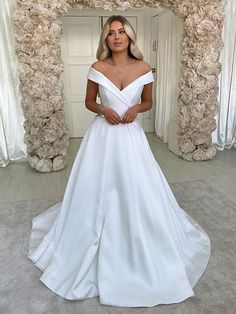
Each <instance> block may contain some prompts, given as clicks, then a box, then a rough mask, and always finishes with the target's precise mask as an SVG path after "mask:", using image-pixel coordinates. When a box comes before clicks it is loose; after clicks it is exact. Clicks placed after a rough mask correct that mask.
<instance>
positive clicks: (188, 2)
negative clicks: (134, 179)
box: [14, 0, 224, 172]
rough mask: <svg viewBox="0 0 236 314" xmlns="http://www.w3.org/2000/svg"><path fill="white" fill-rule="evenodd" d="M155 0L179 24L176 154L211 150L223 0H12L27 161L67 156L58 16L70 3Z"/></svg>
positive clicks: (40, 164) (197, 155)
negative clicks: (181, 31) (177, 18)
mask: <svg viewBox="0 0 236 314" xmlns="http://www.w3.org/2000/svg"><path fill="white" fill-rule="evenodd" d="M160 5H161V6H163V7H165V8H170V9H171V10H173V11H174V12H175V13H176V14H177V15H179V16H180V17H182V18H183V19H184V24H185V32H184V35H183V45H182V58H181V65H182V73H181V78H180V85H179V99H178V101H179V117H178V120H179V121H178V135H179V148H180V151H181V156H182V157H183V158H184V159H185V160H188V161H201V160H208V159H211V158H213V157H214V155H215V153H216V150H215V148H214V147H213V145H212V140H211V133H212V132H213V131H214V130H215V128H216V122H215V119H214V117H215V115H216V112H217V108H218V102H217V96H218V89H219V87H218V76H219V74H220V71H221V64H220V62H219V57H220V53H221V51H222V49H223V40H222V28H223V24H224V1H222V0H197V1H192V0H159V1H155V0H127V1H121V0H113V1H110V0H87V1H86V0H17V7H16V10H15V13H14V23H15V36H16V53H17V55H18V59H19V62H20V82H21V83H20V90H21V95H22V101H21V106H22V109H23V113H24V117H25V122H24V128H25V138H24V140H25V143H26V145H27V159H28V161H29V164H30V166H31V167H32V168H34V169H36V170H37V171H41V172H49V171H57V170H60V169H63V168H64V167H65V166H66V162H67V149H68V145H69V135H68V128H67V126H66V123H65V115H64V111H63V92H62V89H63V86H62V82H61V74H62V71H63V63H62V60H61V47H60V34H61V33H62V24H61V21H60V20H59V18H58V17H59V16H62V15H65V14H66V13H67V11H68V9H69V8H70V7H77V8H81V9H82V8H99V9H105V10H126V9H131V8H141V7H147V6H148V7H158V6H160Z"/></svg>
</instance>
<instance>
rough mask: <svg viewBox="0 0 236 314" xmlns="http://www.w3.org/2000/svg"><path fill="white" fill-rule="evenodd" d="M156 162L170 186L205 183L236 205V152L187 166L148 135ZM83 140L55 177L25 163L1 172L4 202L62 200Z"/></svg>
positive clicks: (0, 198) (0, 196) (0, 189)
mask: <svg viewBox="0 0 236 314" xmlns="http://www.w3.org/2000/svg"><path fill="white" fill-rule="evenodd" d="M146 136H147V138H148V141H149V143H150V146H151V149H152V151H153V153H154V155H155V158H156V160H157V162H158V164H159V165H160V167H161V169H162V171H163V172H164V175H165V176H166V178H167V180H168V182H170V183H175V182H183V181H193V180H194V181H196V180H204V181H205V182H206V183H208V185H209V186H211V187H212V188H213V189H214V190H217V191H220V192H221V193H223V194H224V195H225V196H226V197H227V198H229V199H231V200H233V201H236V149H230V150H224V151H218V152H217V155H216V157H215V158H214V159H212V160H208V161H203V162H187V161H184V160H182V159H181V158H179V157H177V156H176V155H175V154H173V153H172V152H170V151H168V149H167V145H166V144H163V143H162V142H161V141H160V140H159V139H158V138H157V136H156V135H155V134H154V133H147V134H146ZM80 143H81V138H80V139H71V140H70V147H69V158H68V166H67V167H66V168H65V169H63V170H61V171H59V172H53V173H39V172H36V171H35V170H33V169H31V168H30V166H29V165H28V164H27V163H25V162H23V163H11V164H10V165H8V166H7V167H5V168H1V169H0V201H13V200H15V201H17V200H26V199H27V200H34V199H61V198H62V197H63V194H64V191H65V187H66V183H67V180H68V177H69V174H70V170H71V166H72V164H73V161H74V158H75V155H76V153H77V151H78V148H79V145H80Z"/></svg>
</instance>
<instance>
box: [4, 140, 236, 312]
mask: <svg viewBox="0 0 236 314" xmlns="http://www.w3.org/2000/svg"><path fill="white" fill-rule="evenodd" d="M146 135H147V138H148V141H149V143H150V146H151V149H152V151H153V153H154V155H155V158H156V160H157V162H158V163H159V165H160V167H161V169H162V171H163V172H164V174H165V176H166V178H167V180H168V181H169V183H171V185H172V187H173V188H174V192H175V193H176V194H177V195H179V196H180V197H179V200H180V202H181V204H183V206H184V208H186V209H187V208H188V210H189V213H190V215H191V216H192V217H193V218H194V217H196V219H197V221H198V222H199V223H200V225H202V227H203V228H204V229H206V230H207V231H208V234H209V236H210V239H211V241H212V248H213V249H212V255H211V263H210V265H209V267H208V268H207V272H206V274H205V275H204V276H203V280H201V281H200V283H199V284H198V286H197V289H196V296H195V297H194V298H190V299H188V300H185V301H184V302H182V303H180V304H177V305H171V304H170V305H167V306H163V305H159V306H157V307H154V308H146V309H145V308H140V309H139V308H133V309H131V308H127V309H125V308H119V307H107V306H101V305H99V304H98V301H97V300H94V299H91V300H83V301H81V302H72V301H68V300H64V299H62V298H60V297H58V296H55V295H54V294H53V293H51V292H50V291H48V289H46V287H44V286H43V284H42V283H40V282H39V280H38V278H39V276H40V275H41V271H39V270H38V269H36V267H34V266H33V265H31V262H30V261H28V260H26V253H27V245H28V235H26V233H28V231H29V230H28V226H29V224H30V221H31V219H32V217H33V216H34V215H35V214H36V212H39V211H41V210H42V209H43V208H45V209H46V208H48V206H49V204H51V201H48V200H61V199H62V197H63V194H64V190H65V187H66V183H67V180H68V177H69V174H70V170H71V166H72V164H73V161H74V158H75V155H76V153H77V151H78V148H79V145H80V143H81V139H73V140H71V141H70V147H69V160H68V166H67V167H66V169H63V170H62V171H59V172H55V173H38V172H36V171H34V170H33V169H31V168H30V166H29V165H28V163H26V162H24V163H11V164H10V165H8V166H7V167H5V168H0V219H3V220H2V221H1V222H2V227H3V228H2V230H0V250H1V252H2V253H1V261H0V266H1V270H2V274H1V276H0V285H1V286H0V291H2V293H0V295H1V296H0V314H2V313H4V314H5V313H9V314H11V313H12V314H18V313H21V314H34V313H35V314H39V313H40V314H41V313H47V314H48V313H52V314H57V313H61V314H64V313H71V314H78V313H79V314H80V313H81V314H88V313H89V314H110V313H111V314H114V313H122V314H131V313H132V314H133V313H135V314H136V313H137V314H144V313H160V314H189V313H191V314H197V313H202V314H234V313H236V307H235V304H234V301H233V300H234V296H235V280H234V279H235V269H236V267H235V266H236V263H235V261H236V257H235V252H236V250H235V232H234V231H235V221H236V219H235V217H236V216H235V211H234V209H235V208H236V206H235V204H236V193H235V192H236V150H235V149H231V150H225V151H223V152H220V151H218V153H217V156H216V157H215V158H214V159H213V160H210V161H205V162H187V161H184V160H182V159H180V158H178V157H177V156H175V155H174V154H173V153H171V152H169V151H168V149H167V145H166V144H163V143H162V142H161V141H160V140H159V139H158V138H157V137H156V135H155V134H146ZM178 183H181V184H178ZM204 186H206V188H204ZM208 186H210V187H211V189H212V192H210V193H209V192H207V187H208ZM192 191H194V193H192ZM205 191H206V192H207V193H206V194H204V193H205ZM218 192H219V193H218ZM199 193H202V194H201V195H202V196H201V197H197V199H196V200H195V197H196V195H199ZM209 195H210V196H209ZM199 199H200V202H199ZM34 200H35V202H33V203H31V202H30V201H34ZM36 200H38V201H36ZM44 200H45V201H44ZM14 202H18V203H16V204H14ZM44 202H45V204H44ZM231 202H232V203H231ZM199 203H201V207H199V206H198V204H199ZM32 204H34V205H35V206H32ZM32 208H33V210H32ZM16 209H17V210H16ZM1 214H2V215H1ZM1 217H2V218H1ZM1 235H2V237H1ZM4 254H5V255H4ZM1 278H2V279H1ZM36 278H37V279H36ZM42 286H43V288H44V289H43V288H42ZM27 289H28V290H27ZM29 289H30V291H29ZM29 296H30V300H29ZM1 300H2V301H1ZM29 302H30V303H29ZM1 304H2V309H3V311H1ZM9 309H10V310H9ZM29 309H30V310H29ZM49 309H50V310H49Z"/></svg>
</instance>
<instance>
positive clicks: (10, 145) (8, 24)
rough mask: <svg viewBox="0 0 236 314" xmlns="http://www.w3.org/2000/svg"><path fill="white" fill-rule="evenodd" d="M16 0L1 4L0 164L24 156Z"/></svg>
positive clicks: (8, 0) (7, 0)
mask: <svg viewBox="0 0 236 314" xmlns="http://www.w3.org/2000/svg"><path fill="white" fill-rule="evenodd" d="M14 7H15V0H2V1H1V6H0V166H1V167H5V166H6V165H7V164H8V163H9V161H10V160H21V159H24V158H25V157H26V145H25V143H24V141H23V137H24V128H23V122H24V117H23V112H22V109H21V106H20V95H19V75H18V73H17V68H18V62H17V57H16V54H15V48H14V45H15V40H14V29H13V17H12V13H13V10H14Z"/></svg>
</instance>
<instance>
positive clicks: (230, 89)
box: [212, 0, 236, 150]
mask: <svg viewBox="0 0 236 314" xmlns="http://www.w3.org/2000/svg"><path fill="white" fill-rule="evenodd" d="M223 37H224V49H223V52H222V54H221V63H222V72H221V75H220V82H219V86H220V92H219V103H220V108H219V113H218V115H217V117H216V121H217V129H216V131H215V132H214V133H213V134H212V140H213V143H214V144H215V145H216V147H217V149H219V150H223V149H224V148H231V147H236V1H235V0H228V1H227V4H226V6H225V23H224V29H223Z"/></svg>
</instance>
